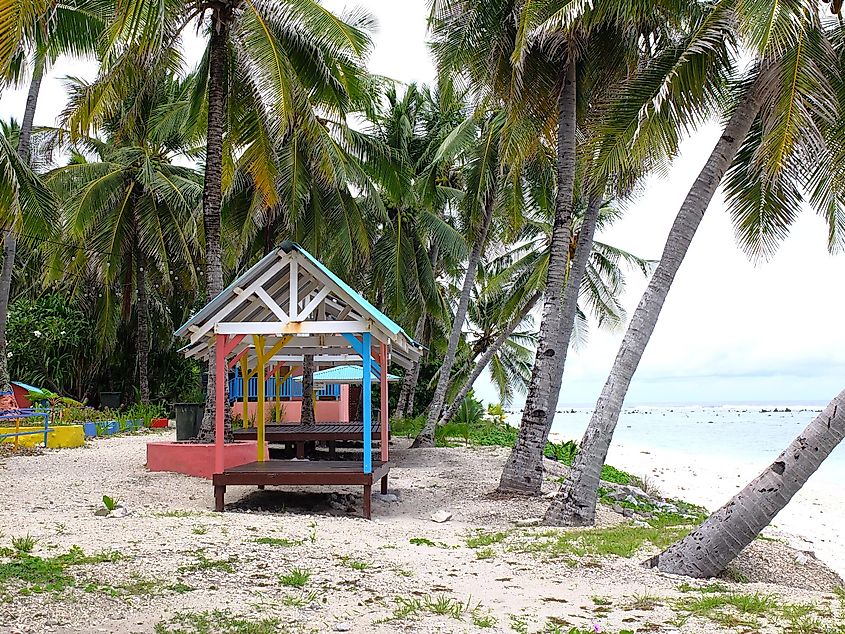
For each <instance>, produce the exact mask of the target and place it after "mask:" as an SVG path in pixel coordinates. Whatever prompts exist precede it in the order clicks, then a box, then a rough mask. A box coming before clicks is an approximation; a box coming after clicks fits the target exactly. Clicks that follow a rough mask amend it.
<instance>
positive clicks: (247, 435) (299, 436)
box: [234, 423, 381, 442]
mask: <svg viewBox="0 0 845 634" xmlns="http://www.w3.org/2000/svg"><path fill="white" fill-rule="evenodd" d="M234 434H235V440H255V439H256V438H257V437H258V430H257V429H256V428H255V427H248V428H247V429H238V430H236V431H235V432H234ZM372 438H373V440H378V439H379V438H381V424H380V423H373V429H372ZM264 439H265V440H266V441H267V442H327V441H330V440H364V423H317V424H316V425H265V426H264Z"/></svg>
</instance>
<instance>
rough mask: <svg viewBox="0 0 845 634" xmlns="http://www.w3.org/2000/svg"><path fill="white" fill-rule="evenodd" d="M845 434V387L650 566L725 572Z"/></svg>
mask: <svg viewBox="0 0 845 634" xmlns="http://www.w3.org/2000/svg"><path fill="white" fill-rule="evenodd" d="M843 438H845V390H843V391H842V392H840V393H839V394H838V395H837V396H836V397H835V398H834V399H833V400H832V401H831V402H830V403H829V404H828V406H827V407H826V408H825V409H824V410H823V411H822V412H821V413H820V414H819V415H818V416H816V418H814V419H813V421H812V422H811V423H810V424H809V425H808V426H807V428H806V429H804V430H803V431H802V432H801V434H800V435H799V436H798V438H796V439H795V440H793V441H792V442H791V443H790V444H789V446H788V447H787V448H786V449H785V450H784V451H783V452H782V453H781V454H780V455H779V456H778V457H777V459H776V460H775V461H774V462H773V463H772V464H771V465H769V466H768V467H766V469H765V470H764V471H763V472H762V473H761V474H760V475H759V476H757V477H756V478H754V480H752V481H751V482H749V483H748V485H747V486H746V487H745V488H744V489H743V490H742V491H740V492H739V493H737V494H736V495H735V496H733V497H732V498H731V499H730V501H729V502H728V503H727V504H725V505H724V506H723V507H722V508H720V509H719V510H718V511H716V512H715V513H713V514H712V515H711V516H710V517H709V518H707V520H705V522H704V523H703V524H702V525H701V526H699V527H697V528H696V529H695V530H693V531H692V532H691V533H690V534H689V535H687V536H686V537H684V538H683V539H682V540H681V541H679V542H677V543H675V544H673V545H672V546H670V547H669V548H667V549H666V550H665V551H663V552H662V553H660V554H659V555H657V556H656V557H653V558H652V559H650V560H649V561H648V564H649V565H651V566H653V567H656V568H658V569H659V570H661V571H663V572H668V573H670V574H675V575H687V576H689V577H715V576H716V575H718V574H719V573H721V572H723V571H724V570H725V568H726V567H727V566H728V564H729V563H730V562H732V561H733V560H734V559H735V558H736V557H737V556H738V555H739V553H740V552H742V550H743V549H744V548H745V547H746V546H748V545H749V544H750V543H751V542H752V541H754V539H756V538H757V536H758V535H759V534H760V532H761V531H762V530H763V529H764V528H766V526H768V525H769V524H771V522H772V520H774V518H775V516H776V515H777V514H778V513H780V511H781V510H783V508H784V507H785V506H786V505H787V504H788V503H789V501H790V500H791V499H792V497H793V496H794V495H795V494H796V493H797V492H798V491H799V490H800V489H801V487H803V486H804V485H805V484H806V483H807V480H808V479H809V478H810V476H812V475H813V474H814V473H815V472H816V470H817V469H818V468H819V466H820V465H821V464H822V462H824V461H825V459H826V458H827V457H828V456H829V455H830V453H831V452H832V451H833V450H834V449H836V447H837V446H838V445H839V443H841V442H842V439H843Z"/></svg>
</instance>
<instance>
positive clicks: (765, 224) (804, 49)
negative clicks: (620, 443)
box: [546, 0, 841, 525]
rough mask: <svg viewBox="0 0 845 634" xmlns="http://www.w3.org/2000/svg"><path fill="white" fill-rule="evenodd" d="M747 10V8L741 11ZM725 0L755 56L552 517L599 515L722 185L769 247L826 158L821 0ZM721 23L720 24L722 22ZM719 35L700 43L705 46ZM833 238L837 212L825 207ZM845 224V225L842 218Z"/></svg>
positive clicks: (716, 12) (720, 14)
mask: <svg viewBox="0 0 845 634" xmlns="http://www.w3.org/2000/svg"><path fill="white" fill-rule="evenodd" d="M739 9H741V10H739ZM739 9H738V8H737V6H736V5H735V3H734V2H732V1H730V0H724V1H721V2H718V3H717V4H716V5H715V7H714V8H713V10H712V11H713V12H712V13H711V18H710V19H711V20H712V21H713V22H714V23H715V22H716V21H721V22H722V23H723V24H724V25H725V27H729V28H730V29H731V30H732V31H733V32H734V33H735V34H736V35H737V36H739V37H741V38H742V41H743V42H744V43H745V45H746V46H747V47H748V48H749V49H750V50H752V51H753V52H754V53H755V54H756V62H755V63H754V64H753V66H752V67H751V68H750V69H749V70H748V71H747V72H746V73H745V74H744V75H743V76H742V77H741V78H740V79H739V80H738V81H737V84H736V90H735V94H734V97H735V98H734V99H733V101H732V103H731V105H730V107H729V108H728V109H727V112H726V116H727V119H726V123H725V127H724V130H723V132H722V134H721V136H720V137H719V140H718V141H717V143H716V146H715V147H714V149H713V152H712V153H711V155H710V157H709V158H708V160H707V162H706V163H705V165H704V167H703V168H702V170H701V173H700V174H699V176H698V178H697V179H696V180H695V182H694V184H693V186H692V188H691V189H690V191H689V193H688V194H687V197H686V199H685V200H684V203H683V204H682V206H681V208H680V210H679V212H678V215H677V217H676V219H675V222H674V223H673V225H672V228H671V230H670V232H669V236H668V238H667V241H666V246H665V248H664V251H663V255H662V256H661V259H660V264H659V265H658V266H657V268H656V270H655V273H654V275H653V276H652V278H651V280H650V281H649V284H648V287H647V288H646V291H645V293H644V294H643V297H642V299H641V300H640V303H639V305H638V306H637V309H636V311H635V312H634V314H633V315H632V318H631V322H630V324H629V326H628V329H627V331H626V333H625V336H624V338H623V340H622V343H621V345H620V348H619V351H618V353H617V356H616V360H615V361H614V365H613V367H612V369H611V371H610V375H609V376H608V379H607V382H606V383H605V385H604V388H603V389H602V392H601V395H600V397H599V400H598V402H597V403H596V408H595V410H594V412H593V415H592V417H591V419H590V423H589V425H588V427H587V430H586V432H585V434H584V437H583V439H582V441H581V444H580V448H581V450H580V451H579V453H578V456H577V457H576V460H575V463H574V464H573V467H572V469H571V471H570V473H569V475H568V476H567V479H566V481H565V483H564V486H563V487H562V488H561V490H560V492H559V494H558V496H557V497H556V498H555V499H554V501H553V503H552V505H551V507H550V508H549V510H548V512H547V514H546V521H547V522H549V523H553V524H566V525H589V524H592V523H593V522H594V519H595V508H596V495H597V491H598V486H599V478H600V472H601V468H602V465H603V464H604V461H605V458H606V457H607V452H608V449H609V447H610V442H611V439H612V437H613V432H614V430H615V428H616V424H617V422H618V420H619V414H620V412H621V409H622V404H623V401H624V398H625V395H626V393H627V391H628V387H629V386H630V384H631V380H632V378H633V376H634V373H635V371H636V369H637V366H638V364H639V362H640V359H641V358H642V355H643V353H644V351H645V348H646V346H647V344H648V341H649V339H650V338H651V335H652V333H653V332H654V329H655V327H656V325H657V320H658V317H659V315H660V311H661V309H662V307H663V304H664V302H665V301H666V298H667V296H668V293H669V289H670V288H671V285H672V282H673V280H674V278H675V275H676V274H677V272H678V269H679V268H680V266H681V264H682V262H683V260H684V257H685V255H686V253H687V250H688V248H689V246H690V243H691V242H692V239H693V237H694V235H695V232H696V230H697V229H698V226H699V224H700V223H701V220H702V218H703V216H704V213H705V211H706V210H707V207H708V205H709V203H710V201H711V199H712V198H713V196H714V194H715V193H716V190H717V188H718V187H719V185H720V183H721V182H722V181H723V179H725V178H726V177H727V180H726V193H727V197H728V202H729V205H730V207H731V212H732V214H733V216H734V223H735V226H736V229H737V234H738V238H739V242H740V244H741V245H742V246H744V247H745V248H746V249H748V250H749V251H751V252H753V253H757V254H766V253H770V252H771V251H772V249H773V248H774V247H775V246H776V245H777V244H778V243H779V241H780V240H781V239H782V238H783V236H784V235H785V234H786V233H787V230H788V227H789V224H790V223H791V222H792V221H793V219H794V218H795V217H796V216H797V215H798V213H799V208H800V205H801V203H802V196H801V193H800V187H801V185H802V183H803V184H806V185H807V186H808V187H811V186H812V183H810V182H809V175H810V171H809V170H807V169H806V166H807V165H817V164H824V163H825V159H826V156H825V147H826V145H827V144H826V139H825V138H824V132H823V130H824V129H825V127H826V126H827V127H829V124H830V122H831V121H835V120H836V119H837V114H836V112H837V107H836V98H835V95H834V93H833V90H832V87H831V83H830V82H831V79H832V78H833V77H834V75H835V73H834V74H831V73H830V72H829V69H831V68H839V65H838V63H837V60H836V57H835V56H834V55H833V52H832V48H831V45H830V43H829V41H828V39H827V37H826V36H825V34H824V32H823V31H822V28H821V23H820V22H821V19H820V16H819V6H818V5H817V3H816V2H813V1H810V0H807V1H806V2H803V1H802V2H796V3H791V4H775V5H771V6H768V5H766V6H764V5H758V4H751V3H741V5H740V6H739ZM725 27H723V28H725ZM712 42H713V40H712V36H708V37H705V38H703V39H701V41H699V42H698V46H699V47H702V48H706V47H708V46H710V44H711V43H712ZM828 221H829V222H830V223H831V237H832V238H835V239H837V240H839V239H841V233H840V232H838V231H836V230H835V228H834V227H835V226H836V225H837V224H839V223H841V218H840V217H839V214H836V213H833V214H828ZM839 226H841V224H839Z"/></svg>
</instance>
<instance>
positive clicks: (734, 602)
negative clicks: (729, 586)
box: [675, 592, 780, 628]
mask: <svg viewBox="0 0 845 634" xmlns="http://www.w3.org/2000/svg"><path fill="white" fill-rule="evenodd" d="M675 606H676V608H677V609H678V610H679V611H681V612H686V613H687V614H689V615H694V616H698V617H702V618H706V619H709V620H710V621H713V622H714V623H718V624H719V625H722V626H723V627H726V628H740V627H750V628H756V627H757V624H758V621H757V617H762V616H773V615H775V614H776V613H777V612H778V611H779V609H780V606H779V604H778V601H777V599H775V598H774V597H772V596H771V595H767V594H759V593H756V592H755V593H754V594H741V593H728V594H702V595H700V596H697V597H689V598H684V599H680V600H678V601H676V603H675Z"/></svg>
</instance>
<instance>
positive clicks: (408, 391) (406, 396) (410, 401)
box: [396, 307, 428, 418]
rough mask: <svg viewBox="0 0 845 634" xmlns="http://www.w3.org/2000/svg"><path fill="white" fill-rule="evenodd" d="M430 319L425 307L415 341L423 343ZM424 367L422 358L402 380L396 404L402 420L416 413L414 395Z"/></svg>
mask: <svg viewBox="0 0 845 634" xmlns="http://www.w3.org/2000/svg"><path fill="white" fill-rule="evenodd" d="M427 318H428V312H427V311H426V309H425V307H423V312H422V315H420V318H419V319H418V320H417V327H416V328H415V329H414V341H421V340H422V338H423V335H424V334H425V322H426V319H427ZM421 365H422V357H420V358H419V359H417V360H416V361H414V364H413V365H412V366H411V369H410V370H408V372H407V373H406V374H405V378H404V379H402V390H401V391H400V392H399V402H398V403H397V404H396V415H397V416H399V417H401V418H406V417H407V416H410V415H411V414H413V412H414V394H415V393H416V391H417V382H418V381H419V379H420V366H421Z"/></svg>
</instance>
